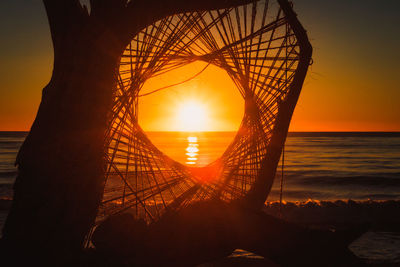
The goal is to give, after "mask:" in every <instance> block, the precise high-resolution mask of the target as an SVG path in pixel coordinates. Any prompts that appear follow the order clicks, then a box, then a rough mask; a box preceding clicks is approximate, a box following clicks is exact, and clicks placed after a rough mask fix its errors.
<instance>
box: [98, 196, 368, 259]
mask: <svg viewBox="0 0 400 267" xmlns="http://www.w3.org/2000/svg"><path fill="white" fill-rule="evenodd" d="M365 230H366V229H365V227H360V225H356V226H355V227H353V228H348V229H345V230H343V229H338V230H336V231H335V232H333V231H329V230H322V229H311V228H307V227H302V226H299V225H297V224H294V223H290V222H287V221H283V220H281V219H278V218H276V217H273V216H270V215H267V214H266V213H264V212H261V211H255V210H249V209H247V208H242V207H240V206H238V205H234V204H226V203H223V202H222V201H218V200H217V201H204V202H199V203H195V204H193V205H191V206H189V207H187V208H186V209H183V210H181V211H179V212H176V213H175V212H174V213H170V214H166V215H165V216H164V217H163V218H162V219H161V220H159V221H157V222H155V223H153V224H150V225H149V226H146V225H145V223H144V221H140V220H135V219H134V216H133V215H130V214H128V213H125V214H119V215H114V216H111V217H109V218H108V219H107V220H106V221H104V222H103V223H102V224H101V225H100V226H99V227H98V228H97V229H96V231H95V233H94V235H93V242H94V245H95V246H96V249H97V252H98V253H99V254H100V255H102V257H103V259H104V261H105V262H109V263H114V264H117V263H118V264H126V266H138V265H139V266H142V265H147V266H161V265H168V266H192V265H197V264H200V263H204V262H209V261H212V260H216V259H220V258H222V257H224V256H228V255H229V254H231V253H232V251H233V250H234V249H238V248H239V249H244V250H246V251H250V252H253V253H256V254H258V255H261V256H263V257H265V258H267V259H269V260H272V261H273V262H274V263H276V264H278V265H279V266H363V263H362V262H361V261H360V260H359V259H358V258H357V257H355V256H354V255H353V254H352V253H351V252H350V251H349V249H348V248H347V246H348V245H349V244H350V243H351V242H352V241H353V240H355V239H356V238H358V237H359V236H360V235H361V234H362V233H363V232H364V231H365Z"/></svg>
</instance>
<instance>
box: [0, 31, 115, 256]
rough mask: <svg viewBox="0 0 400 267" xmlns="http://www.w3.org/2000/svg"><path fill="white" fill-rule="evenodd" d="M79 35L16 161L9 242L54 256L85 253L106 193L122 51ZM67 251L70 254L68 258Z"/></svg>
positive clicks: (59, 62) (59, 61)
mask: <svg viewBox="0 0 400 267" xmlns="http://www.w3.org/2000/svg"><path fill="white" fill-rule="evenodd" d="M98 37H99V38H89V39H88V38H86V36H80V37H77V38H76V39H77V42H76V43H75V44H71V46H69V47H68V51H62V53H60V54H61V55H58V57H57V56H56V57H55V66H54V71H53V75H52V78H51V81H50V83H49V84H48V85H47V86H46V87H45V88H44V90H43V95H42V102H41V104H40V107H39V111H38V114H37V117H36V119H35V121H34V123H33V125H32V128H31V131H30V133H29V135H28V137H27V138H26V140H25V142H24V144H23V146H22V147H21V149H20V151H19V154H18V157H17V162H16V163H17V164H18V171H19V173H18V177H17V180H16V182H15V185H14V192H15V193H14V201H13V205H12V208H11V211H10V213H9V215H8V218H7V222H6V225H5V227H4V230H3V233H4V240H6V241H11V242H12V244H13V245H15V246H18V247H19V248H21V247H24V248H25V249H26V251H29V250H32V249H33V248H35V249H40V250H44V251H46V252H47V253H51V254H50V255H59V254H62V255H64V256H66V257H69V255H68V254H69V253H70V252H73V251H75V250H79V249H80V248H81V246H82V242H83V239H84V236H85V234H86V233H87V231H88V229H90V227H91V225H92V223H93V221H94V218H95V216H96V211H97V207H98V205H99V201H100V200H101V197H102V193H103V166H104V164H103V160H104V159H103V155H104V151H103V147H104V137H105V136H104V135H105V130H106V127H107V114H108V113H109V111H110V109H111V100H112V88H113V87H114V85H115V78H114V75H115V70H116V67H117V66H118V58H119V54H120V51H121V49H115V48H113V49H112V50H111V47H110V49H108V50H107V52H108V53H107V54H105V53H104V52H105V51H104V48H105V47H106V46H105V44H106V42H107V38H106V36H105V35H104V37H101V36H98ZM67 251H68V252H69V253H66V252H67Z"/></svg>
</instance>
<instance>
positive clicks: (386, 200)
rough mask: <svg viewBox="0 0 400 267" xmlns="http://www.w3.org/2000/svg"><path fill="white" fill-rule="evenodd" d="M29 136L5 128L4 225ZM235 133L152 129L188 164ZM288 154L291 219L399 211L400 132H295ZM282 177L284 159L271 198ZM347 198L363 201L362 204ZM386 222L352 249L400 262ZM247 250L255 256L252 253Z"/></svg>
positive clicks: (218, 151)
mask: <svg viewBox="0 0 400 267" xmlns="http://www.w3.org/2000/svg"><path fill="white" fill-rule="evenodd" d="M26 135H27V133H26V132H0V204H1V205H0V228H2V227H1V225H2V224H3V223H4V221H5V218H6V214H7V210H8V207H9V202H10V201H9V200H10V199H12V185H13V183H14V180H15V177H16V174H17V170H16V168H15V166H14V162H15V158H16V155H17V152H18V149H19V147H20V146H21V144H22V142H23V140H24V138H25V137H26ZM234 135H235V133H234V132H202V133H180V132H149V133H148V136H149V138H150V139H151V140H152V142H153V143H154V144H155V145H156V146H157V147H158V148H159V149H160V150H161V151H163V152H164V153H165V154H167V155H168V156H170V157H171V158H173V159H175V160H177V161H179V162H181V163H183V164H186V165H188V166H204V165H207V164H208V163H211V162H212V161H214V160H216V159H217V158H218V157H220V156H221V155H222V153H223V152H224V151H225V149H226V147H227V146H228V145H229V143H230V142H231V141H232V140H233V138H234ZM284 154H285V159H284V162H283V195H282V197H283V201H284V202H285V203H287V204H286V205H285V209H286V210H288V212H287V214H286V215H287V218H289V216H291V215H293V216H294V215H296V212H298V214H297V215H296V216H295V218H296V219H299V218H301V219H302V220H303V221H307V219H310V218H311V217H313V219H315V218H319V219H321V218H322V219H323V218H327V217H331V218H335V219H336V218H341V219H344V220H346V218H348V219H349V220H350V222H351V223H356V222H357V220H359V218H361V217H362V216H364V215H366V213H368V212H369V213H373V214H374V217H378V218H381V217H385V218H389V219H388V220H386V221H390V220H391V219H392V218H397V217H398V215H396V213H399V212H397V211H400V209H399V207H400V204H399V203H400V202H399V201H394V202H393V201H392V200H400V133H378V132H374V133H353V132H351V133H343V132H340V133H332V132H328V133H289V136H288V138H287V140H286V144H285V149H284ZM281 178H282V161H281V162H280V164H279V166H278V171H277V176H276V179H275V184H274V185H273V188H272V191H271V193H270V195H269V197H268V199H267V201H268V202H269V203H271V202H272V203H273V202H274V201H277V200H278V199H279V196H280V194H279V192H280V181H281ZM343 200H345V201H347V202H344V201H343ZM348 200H355V201H359V202H360V203H363V204H362V205H358V206H357V204H354V203H355V202H354V201H353V202H351V201H348ZM294 202H295V203H303V204H296V205H297V206H296V207H298V209H296V208H293V204H291V203H294ZM2 203H3V204H2ZM304 203H305V204H304ZM315 203H319V204H315ZM382 203H383V204H382ZM269 205H270V207H271V204H269ZM316 205H317V206H316ZM1 206H4V207H3V208H2V207H1ZM343 207H344V208H343ZM273 208H274V207H273V206H272V209H273ZM379 212H380V213H379ZM299 214H300V216H299ZM367 215H368V214H367ZM368 216H369V215H368ZM396 216H397V217H396ZM394 220H397V219H394ZM347 222H349V221H347ZM396 222H397V221H396ZM381 226H382V224H380V225H378V226H376V225H375V229H371V230H370V231H368V232H367V233H365V234H364V235H363V236H361V237H360V238H359V239H357V240H356V241H355V242H353V243H352V244H351V245H350V249H351V250H352V251H353V252H354V253H355V254H356V255H357V256H359V257H361V258H364V259H366V260H367V261H368V262H369V263H371V264H372V265H374V266H399V265H400V249H399V248H400V231H399V226H398V223H395V225H394V227H393V225H392V226H390V227H389V226H388V225H384V228H379V227H381ZM388 227H389V228H390V229H389V228H388ZM388 229H389V230H388ZM239 256H240V253H239ZM243 256H244V257H248V255H247V254H246V253H245V254H244V255H243ZM398 264H399V265H398Z"/></svg>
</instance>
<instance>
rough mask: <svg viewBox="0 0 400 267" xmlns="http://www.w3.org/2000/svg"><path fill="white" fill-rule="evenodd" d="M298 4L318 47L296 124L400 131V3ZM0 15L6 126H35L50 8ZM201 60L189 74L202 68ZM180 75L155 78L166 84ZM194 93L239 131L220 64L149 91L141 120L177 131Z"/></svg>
mask: <svg viewBox="0 0 400 267" xmlns="http://www.w3.org/2000/svg"><path fill="white" fill-rule="evenodd" d="M322 2H323V3H322ZM333 2H334V3H333ZM343 5H345V6H346V9H343ZM295 10H296V11H297V13H298V15H299V17H300V20H301V21H302V23H303V24H304V26H305V28H306V29H307V30H308V33H309V37H310V40H311V43H312V44H313V46H314V54H313V59H314V64H313V65H312V66H311V67H310V69H309V73H308V77H307V79H306V81H305V85H304V87H303V90H302V93H301V95H300V100H299V103H298V105H297V107H296V110H295V113H294V116H293V120H292V124H291V127H290V130H292V131H400V104H399V99H400V86H399V84H400V75H399V73H400V68H399V64H398V62H399V59H400V53H399V52H398V47H400V37H399V36H400V33H399V30H398V23H397V22H396V21H397V19H398V14H397V13H396V12H397V11H396V10H399V3H398V2H397V1H393V2H390V3H389V2H385V3H383V4H380V5H377V4H376V2H374V1H372V0H368V1H365V2H364V3H363V5H362V6H360V5H357V4H355V3H348V2H346V1H343V0H340V1H332V3H327V2H326V1H316V0H312V1H306V0H301V1H300V0H299V1H295ZM395 11H396V12H395ZM354 14H357V16H355V15H354ZM0 17H2V19H3V21H2V23H1V26H0V34H1V35H0V36H2V40H1V42H0V62H1V64H0V131H7V130H29V128H30V125H31V124H32V122H33V120H34V117H35V114H36V111H37V108H38V105H39V102H40V97H41V90H42V88H43V87H44V86H45V85H46V83H47V82H48V81H49V80H50V77H51V70H52V47H51V38H50V32H49V28H48V24H47V19H46V15H45V11H44V7H43V6H42V4H41V3H40V2H39V1H33V0H32V1H22V0H13V1H11V0H6V1H1V3H0ZM196 64H198V66H196ZM196 64H195V66H192V67H188V68H189V70H187V74H185V75H188V76H190V75H189V74H190V73H192V74H194V73H196V71H199V70H200V69H201V68H202V67H201V66H202V65H201V64H202V63H196ZM190 68H192V69H190ZM174 75H175V76H174ZM181 76H183V75H182V73H180V74H171V75H170V76H168V78H165V77H164V78H163V79H164V80H161V81H153V82H154V83H155V84H157V83H164V84H165V85H167V84H170V83H171V82H176V81H181V80H184V79H182V78H181ZM169 79H170V80H169ZM146 86H148V87H151V81H149V82H148V84H147V85H146ZM155 87H157V86H155ZM194 98H195V99H198V100H199V102H201V103H204V104H205V105H207V106H209V110H208V112H209V116H210V123H209V129H208V130H235V129H237V127H238V125H239V123H240V120H241V117H242V115H243V100H242V99H241V96H240V95H239V93H238V92H237V90H236V89H235V86H234V85H233V84H232V82H231V81H230V79H229V77H228V76H227V75H226V74H225V72H224V71H223V70H221V69H218V68H217V67H213V66H210V67H209V68H208V69H207V70H206V71H205V72H204V73H202V75H201V76H199V77H197V78H196V79H194V80H192V81H191V82H188V83H186V84H184V85H182V86H179V87H175V88H170V89H166V90H165V91H163V92H160V93H158V94H155V95H151V96H147V97H143V98H142V99H141V102H140V109H139V112H140V113H139V122H140V124H141V125H142V126H143V128H144V129H147V130H174V127H173V126H174V123H175V122H174V119H176V109H177V106H179V103H180V102H184V101H187V99H194ZM175 126H176V125H175Z"/></svg>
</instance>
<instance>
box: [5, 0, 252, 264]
mask: <svg viewBox="0 0 400 267" xmlns="http://www.w3.org/2000/svg"><path fill="white" fill-rule="evenodd" d="M43 2H44V5H45V8H46V12H47V16H48V19H49V24H50V31H51V36H52V40H53V47H54V69H53V73H52V77H51V80H50V82H49V83H48V85H47V86H46V87H45V88H44V89H43V93H42V101H41V103H40V107H39V110H38V113H37V115H36V119H35V121H34V123H33V125H32V127H31V130H30V133H29V135H28V136H27V138H26V140H25V142H24V143H23V145H22V147H21V149H20V151H19V153H18V156H17V160H16V164H17V165H18V177H17V179H16V182H15V185H14V200H13V204H12V208H11V211H10V213H9V215H8V218H7V221H6V224H5V227H4V229H3V240H2V242H3V244H4V245H5V246H6V247H7V248H9V250H10V251H20V253H21V255H26V254H27V253H30V254H31V256H32V255H34V256H35V257H38V259H39V260H40V259H43V258H46V257H49V258H50V259H51V258H52V259H56V258H57V259H58V261H59V262H66V261H67V259H69V258H70V257H71V255H73V254H74V253H75V252H76V251H79V250H80V249H81V247H82V244H83V240H84V237H85V235H86V233H87V232H88V230H89V229H90V227H91V225H92V224H93V221H94V219H95V217H96V212H97V208H98V205H99V202H100V200H101V197H102V193H103V183H104V181H103V173H104V166H105V164H104V154H105V153H104V152H105V151H104V138H105V130H106V128H107V122H108V117H107V116H108V114H109V111H110V108H111V101H112V89H113V87H114V86H115V84H116V71H117V67H118V63H119V58H120V55H121V54H122V52H123V50H124V48H125V47H126V46H127V45H128V43H129V42H130V40H131V39H132V37H133V36H135V34H137V33H138V32H139V31H140V30H141V29H143V28H144V27H146V26H148V25H150V24H152V23H153V22H155V21H157V20H159V19H161V18H162V17H165V16H168V15H172V14H176V13H181V12H187V11H194V10H208V9H217V8H224V7H229V6H235V5H240V4H244V3H246V2H249V1H248V0H202V1H187V0H169V1H165V0H164V1H163V0H152V1H147V0H133V1H127V0H91V1H90V4H91V11H90V13H89V12H88V10H87V9H86V7H84V6H82V5H81V4H80V2H79V0H57V1H54V0H44V1H43ZM29 260H33V261H34V260H35V259H34V258H30V259H29Z"/></svg>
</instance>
